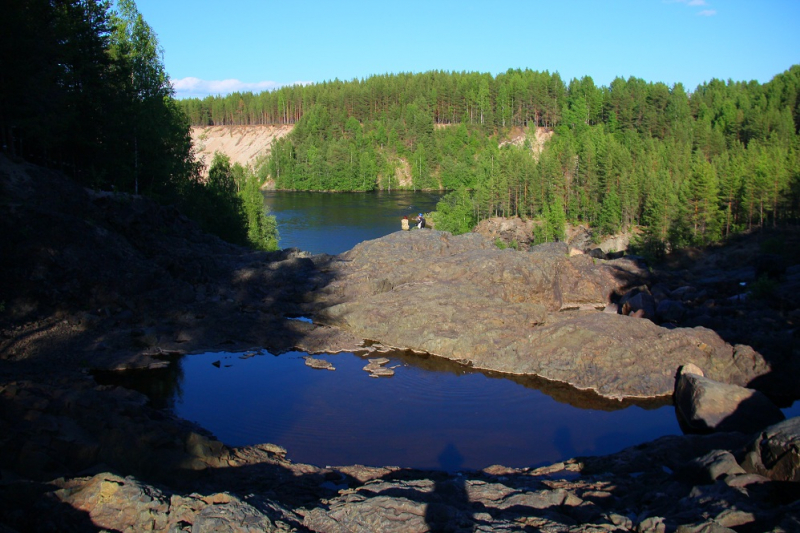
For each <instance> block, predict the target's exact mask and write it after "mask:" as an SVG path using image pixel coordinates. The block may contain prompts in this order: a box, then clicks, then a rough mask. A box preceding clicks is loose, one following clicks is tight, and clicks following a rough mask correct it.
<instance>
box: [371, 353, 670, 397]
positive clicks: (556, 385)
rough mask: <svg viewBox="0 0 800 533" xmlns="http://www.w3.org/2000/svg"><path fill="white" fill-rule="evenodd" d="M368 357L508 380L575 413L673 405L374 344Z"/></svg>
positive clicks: (439, 370) (457, 373)
mask: <svg viewBox="0 0 800 533" xmlns="http://www.w3.org/2000/svg"><path fill="white" fill-rule="evenodd" d="M365 348H367V350H366V352H367V353H380V354H382V355H386V356H387V357H390V358H392V359H394V360H400V361H401V362H402V363H403V364H406V365H409V366H413V367H415V368H419V369H422V370H425V371H428V372H446V373H449V374H455V375H457V376H463V375H464V374H483V375H484V376H486V377H489V378H493V379H507V380H510V381H513V382H514V383H518V384H520V385H522V386H523V387H525V388H528V389H534V390H538V391H540V392H543V393H544V394H547V395H548V396H550V397H551V398H553V399H554V400H556V401H557V402H559V403H563V404H566V405H571V406H573V407H577V408H578V409H593V410H597V411H617V410H621V409H627V408H628V407H631V406H634V405H635V406H637V407H641V408H642V409H647V410H651V409H659V408H661V407H664V406H667V405H672V397H671V396H663V397H659V398H637V399H633V398H629V399H624V400H611V399H609V398H604V397H603V396H600V395H599V394H597V393H596V392H594V391H591V390H580V389H576V388H575V387H572V386H571V385H569V384H567V383H562V382H560V381H550V380H548V379H545V378H541V377H538V376H529V375H527V376H521V375H517V374H506V373H503V372H491V371H481V370H476V369H473V368H470V367H469V366H467V365H463V364H460V363H457V362H456V361H451V360H450V359H445V358H443V357H437V356H435V355H431V354H427V353H424V352H417V351H414V350H393V349H390V348H386V347H385V346H383V345H381V344H379V343H376V342H374V341H373V342H369V343H368V344H367V343H365ZM364 370H366V368H365V369H364Z"/></svg>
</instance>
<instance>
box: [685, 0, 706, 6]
mask: <svg viewBox="0 0 800 533" xmlns="http://www.w3.org/2000/svg"><path fill="white" fill-rule="evenodd" d="M686 5H689V6H704V5H706V0H689V1H688V2H686Z"/></svg>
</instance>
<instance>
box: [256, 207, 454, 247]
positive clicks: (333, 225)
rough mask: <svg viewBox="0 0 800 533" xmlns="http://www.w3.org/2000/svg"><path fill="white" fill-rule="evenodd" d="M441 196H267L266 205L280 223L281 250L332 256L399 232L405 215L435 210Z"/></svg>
mask: <svg viewBox="0 0 800 533" xmlns="http://www.w3.org/2000/svg"><path fill="white" fill-rule="evenodd" d="M440 197H441V193H439V192H413V191H396V192H385V191H380V192H366V193H348V192H344V193H319V192H287V191H264V201H265V202H266V204H267V206H268V207H269V208H270V211H271V212H272V214H273V215H275V218H276V219H277V221H278V231H279V232H280V243H279V245H280V247H281V248H300V249H301V250H305V251H307V252H311V253H312V254H318V253H326V254H331V255H335V254H340V253H342V252H345V251H347V250H349V249H351V248H352V247H353V246H355V245H356V244H358V243H360V242H362V241H368V240H371V239H377V238H378V237H383V236H384V235H388V234H389V233H393V232H395V231H400V219H401V218H403V216H408V217H409V218H413V217H416V216H417V213H427V212H429V211H433V210H434V209H435V208H436V202H438V201H439V198H440Z"/></svg>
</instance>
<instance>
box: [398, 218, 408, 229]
mask: <svg viewBox="0 0 800 533" xmlns="http://www.w3.org/2000/svg"><path fill="white" fill-rule="evenodd" d="M400 229H402V230H403V231H408V230H409V229H410V228H409V227H408V217H407V216H404V217H403V219H402V220H401V221H400Z"/></svg>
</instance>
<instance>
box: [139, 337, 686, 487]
mask: <svg viewBox="0 0 800 533" xmlns="http://www.w3.org/2000/svg"><path fill="white" fill-rule="evenodd" d="M305 355H307V354H305V353H301V352H289V353H285V354H281V355H279V356H274V355H271V354H269V353H267V352H257V353H255V352H250V353H248V354H242V353H224V352H222V353H219V352H218V353H205V354H197V355H191V356H185V357H183V358H182V359H180V360H179V361H176V362H174V363H173V365H172V368H171V369H169V370H167V371H163V372H162V374H161V376H162V377H161V379H162V380H163V382H157V381H153V380H152V372H150V373H149V374H148V377H147V381H146V382H143V383H142V384H140V386H141V385H144V386H145V387H146V390H144V392H148V393H149V395H150V396H151V398H152V399H153V401H154V403H155V404H156V406H159V407H169V408H171V409H172V410H173V411H174V412H175V413H176V414H177V415H179V416H180V417H182V418H185V419H187V420H191V421H194V422H197V423H199V424H200V425H201V426H203V427H204V428H206V429H208V430H209V431H211V432H212V433H214V434H215V435H216V436H217V438H219V439H220V440H222V441H223V442H225V443H226V444H228V445H231V446H241V445H248V444H258V443H264V442H270V443H274V444H278V445H280V446H283V447H285V448H286V449H287V450H288V452H289V454H288V457H289V458H290V459H292V460H293V461H298V462H305V463H311V464H316V465H321V466H326V465H330V466H335V465H346V464H366V465H372V466H381V465H395V466H401V467H408V468H425V469H438V470H448V471H452V470H457V469H479V468H484V467H487V466H490V465H493V464H502V465H505V466H515V467H525V466H536V465H542V464H549V463H552V462H556V461H559V460H563V459H568V458H570V457H575V456H577V455H597V454H606V453H611V452H615V451H618V450H621V449H622V448H625V447H627V446H632V445H635V444H638V443H641V442H645V441H649V440H652V439H654V438H657V437H659V436H662V435H666V434H679V433H680V429H679V427H678V424H677V422H676V419H675V412H674V408H673V407H672V406H671V405H663V404H661V406H658V405H653V404H651V405H647V406H636V405H630V404H628V405H627V406H626V405H625V404H622V403H619V402H610V401H604V400H601V399H598V398H597V397H595V396H593V395H589V394H585V393H576V392H575V391H571V390H570V389H569V388H567V387H564V386H560V385H556V384H552V383H545V382H544V381H543V380H538V381H537V380H535V379H519V380H516V381H512V380H511V379H507V378H505V377H501V376H499V375H485V374H482V373H479V372H473V371H470V370H469V369H466V368H464V367H461V366H459V365H456V364H455V363H452V362H450V361H445V360H439V359H437V358H432V357H431V358H422V357H419V356H413V355H410V354H405V353H400V352H395V353H390V354H388V355H386V354H381V355H382V356H386V357H388V358H389V359H390V360H391V362H390V363H389V364H388V365H387V366H389V367H395V368H394V370H395V375H394V376H392V377H384V378H372V377H369V374H368V373H367V372H365V371H364V370H363V367H364V366H365V365H366V364H367V362H368V360H367V357H365V356H359V355H355V354H352V353H339V354H335V355H315V356H314V357H315V358H321V359H325V360H327V361H329V362H330V363H332V364H333V365H334V366H335V367H336V370H335V371H329V370H316V369H312V368H310V367H308V366H306V364H305V361H304V360H303V356H305ZM127 385H128V386H134V387H136V384H135V383H128V384H127ZM540 389H541V390H540ZM165 391H166V394H164V392H165ZM551 395H552V396H551ZM553 396H555V397H558V398H559V399H560V400H561V401H558V400H556V399H554V398H553ZM567 402H570V403H567ZM571 404H574V405H571Z"/></svg>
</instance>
